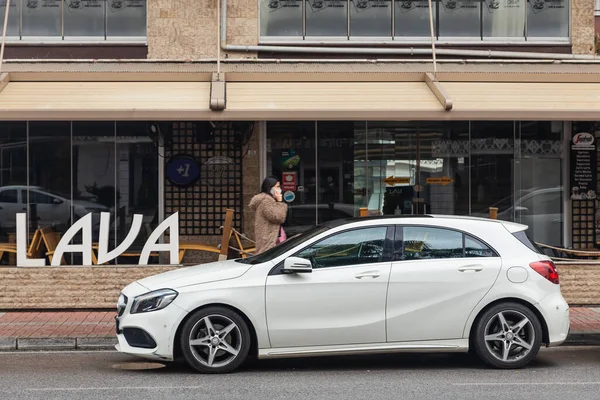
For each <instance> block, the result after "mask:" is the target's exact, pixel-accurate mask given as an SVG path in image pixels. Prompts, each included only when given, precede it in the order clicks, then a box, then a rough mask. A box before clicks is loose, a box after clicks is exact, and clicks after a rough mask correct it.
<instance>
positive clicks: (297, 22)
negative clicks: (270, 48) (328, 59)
mask: <svg viewBox="0 0 600 400" xmlns="http://www.w3.org/2000/svg"><path fill="white" fill-rule="evenodd" d="M302 1H303V0H261V2H260V35H261V36H287V37H295V36H302Z"/></svg>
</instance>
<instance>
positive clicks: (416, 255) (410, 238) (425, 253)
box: [402, 227, 463, 260]
mask: <svg viewBox="0 0 600 400" xmlns="http://www.w3.org/2000/svg"><path fill="white" fill-rule="evenodd" d="M402 242H403V243H402V249H403V254H402V259H403V260H430V259H441V258H462V257H463V234H462V233H460V232H458V231H452V230H449V229H439V228H423V227H405V228H404V236H403V239H402Z"/></svg>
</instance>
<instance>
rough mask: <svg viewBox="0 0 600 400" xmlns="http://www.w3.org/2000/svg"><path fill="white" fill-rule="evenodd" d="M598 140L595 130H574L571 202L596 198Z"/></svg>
mask: <svg viewBox="0 0 600 400" xmlns="http://www.w3.org/2000/svg"><path fill="white" fill-rule="evenodd" d="M596 160H597V153H596V138H595V135H594V131H593V130H577V129H575V127H574V129H573V135H572V138H571V200H589V199H595V198H596V190H597V165H596Z"/></svg>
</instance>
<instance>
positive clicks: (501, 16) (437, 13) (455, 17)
mask: <svg viewBox="0 0 600 400" xmlns="http://www.w3.org/2000/svg"><path fill="white" fill-rule="evenodd" d="M432 5H433V19H434V34H435V37H436V39H437V40H438V41H440V42H456V41H469V42H471V41H498V42H507V41H509V42H523V43H525V42H527V41H534V42H545V41H550V42H557V41H563V42H567V41H568V39H569V0H432ZM260 36H261V41H267V42H268V41H289V40H307V41H310V40H315V39H318V40H319V41H322V40H323V39H325V40H331V41H336V40H337V41H339V40H365V39H370V40H377V41H381V40H401V41H406V42H413V41H414V42H418V41H429V40H430V38H431V33H430V24H429V2H428V1H427V0H260Z"/></svg>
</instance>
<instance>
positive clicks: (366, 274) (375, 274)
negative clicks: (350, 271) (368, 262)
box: [354, 271, 381, 279]
mask: <svg viewBox="0 0 600 400" xmlns="http://www.w3.org/2000/svg"><path fill="white" fill-rule="evenodd" d="M380 276H381V271H365V272H361V273H360V274H356V275H354V277H355V278H356V279H362V278H379V277H380Z"/></svg>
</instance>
